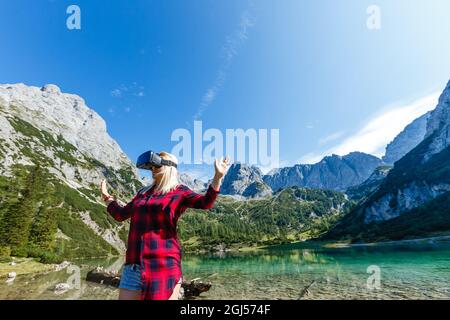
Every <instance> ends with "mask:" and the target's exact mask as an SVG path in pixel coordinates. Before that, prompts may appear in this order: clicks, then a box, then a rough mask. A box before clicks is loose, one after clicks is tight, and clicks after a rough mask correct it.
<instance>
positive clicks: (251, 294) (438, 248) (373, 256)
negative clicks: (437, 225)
mask: <svg viewBox="0 0 450 320" xmlns="http://www.w3.org/2000/svg"><path fill="white" fill-rule="evenodd" d="M74 264H75V265H78V266H80V270H81V282H80V288H79V289H77V288H75V289H70V290H68V291H66V292H63V293H60V292H57V291H55V287H56V285H57V284H58V283H62V282H66V281H67V279H68V278H69V277H70V274H68V273H67V270H62V271H59V272H50V273H47V274H41V275H23V276H20V275H19V276H17V278H16V279H15V280H14V281H13V282H12V283H6V282H5V280H6V279H5V278H3V279H0V280H1V283H0V299H116V298H117V294H118V290H117V289H115V288H112V287H108V286H104V285H101V284H95V283H90V282H86V281H84V278H85V276H86V273H87V271H89V270H90V269H92V268H93V267H95V266H97V265H101V266H104V267H105V268H107V269H109V270H120V268H121V266H122V264H123V259H108V260H105V259H103V260H89V261H78V262H74ZM368 269H369V270H368ZM371 270H372V272H373V270H375V271H377V272H376V274H372V272H370V273H369V272H368V271H371ZM378 272H379V273H378ZM183 273H184V277H185V279H188V280H189V279H193V278H202V280H204V281H210V282H211V283H212V287H211V289H210V291H208V292H205V293H202V295H201V296H200V297H199V298H198V299H289V300H291V299H300V298H301V299H450V242H439V243H438V242H436V243H434V242H425V243H413V244H401V245H400V244H399V245H385V246H373V247H371V246H361V247H350V248H330V249H328V248H324V247H321V246H318V245H317V246H316V245H304V244H299V245H289V246H286V247H281V248H280V247H278V248H272V249H266V250H259V251H256V252H245V253H244V252H242V253H220V254H219V253H217V254H202V255H195V254H187V253H185V254H184V255H183ZM378 275H379V278H378V279H379V282H377V281H376V279H377V278H376V277H377V276H378ZM369 277H370V278H369ZM305 288H309V289H308V293H306V292H305Z"/></svg>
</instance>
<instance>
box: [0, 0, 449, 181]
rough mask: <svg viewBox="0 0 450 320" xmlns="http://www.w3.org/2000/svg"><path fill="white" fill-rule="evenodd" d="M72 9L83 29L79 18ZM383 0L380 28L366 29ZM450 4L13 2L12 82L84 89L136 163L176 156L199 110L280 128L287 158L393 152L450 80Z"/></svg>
mask: <svg viewBox="0 0 450 320" xmlns="http://www.w3.org/2000/svg"><path fill="white" fill-rule="evenodd" d="M71 4H76V5H78V6H79V7H80V9H81V30H68V29H67V27H66V19H67V17H68V16H69V15H68V14H66V9H67V7H68V6H69V5H71ZM372 4H375V5H378V6H379V8H380V10H381V11H380V12H381V29H380V30H369V29H368V28H367V26H366V20H367V19H368V14H367V12H366V10H367V8H368V6H369V5H372ZM448 12H450V2H449V1H447V0H433V1H429V0H428V1H426V0H418V1H408V0H403V1H402V0H395V1H394V0H385V1H382V0H371V1H365V0H347V1H333V0H328V1H326V0H321V1H300V0H290V1H289V0H285V1H275V0H271V1H269V0H258V1H246V0H239V1H237V0H226V1H225V0H223V1H209V0H195V1H194V0H192V1H175V0H164V1H149V0H141V1H108V2H106V1H100V0H97V1H95V0H71V1H63V0H53V1H49V0H34V1H27V0H16V1H2V2H1V8H0V40H1V45H2V50H0V82H1V83H17V82H23V83H25V84H28V85H35V86H42V85H44V84H46V83H54V84H57V85H58V86H59V87H60V88H61V89H62V91H63V92H69V93H75V94H78V95H80V96H82V97H83V98H84V99H85V100H86V102H87V104H88V106H89V107H91V108H92V109H94V110H96V111H97V112H98V113H99V114H100V115H101V116H102V117H103V118H104V119H105V120H106V122H107V126H108V132H109V133H110V134H111V136H112V137H113V138H114V139H116V140H117V141H118V143H119V144H120V145H121V147H122V149H123V150H124V151H125V152H126V153H127V154H128V156H129V157H130V158H131V159H132V160H135V159H136V158H137V156H138V155H139V154H140V153H141V152H143V151H146V150H147V149H154V150H168V151H170V150H171V149H172V147H173V146H174V145H175V143H174V142H172V141H171V140H170V137H171V133H172V132H173V130H175V129H177V128H186V129H188V130H190V129H192V121H193V120H194V119H198V120H201V121H203V127H204V128H217V129H219V130H222V131H224V130H225V129H237V128H243V129H248V128H255V129H260V128H262V129H264V128H265V129H272V128H275V129H279V130H280V161H281V165H293V164H295V163H298V162H314V161H317V160H319V159H320V158H321V157H322V156H324V155H327V154H331V153H337V154H345V153H347V152H349V151H352V150H355V151H356V150H360V151H365V152H371V153H373V154H376V155H381V154H382V151H383V146H384V145H385V143H386V142H388V141H389V139H392V138H393V137H394V136H395V135H396V134H397V133H398V132H399V131H400V130H401V129H402V128H403V127H404V125H406V124H407V123H408V122H409V121H410V120H412V119H414V118H415V117H416V116H419V115H420V114H422V113H424V112H425V111H427V110H429V109H430V108H433V107H434V104H435V100H436V98H437V94H438V92H439V91H441V90H442V89H443V88H444V86H445V84H446V83H447V81H448V80H449V79H450V59H449V57H450V41H448V34H449V31H450V19H448ZM182 169H186V170H189V171H190V172H192V173H194V174H195V175H196V176H203V175H204V174H205V172H206V173H208V174H209V173H210V170H209V171H208V170H207V169H205V166H183V167H182Z"/></svg>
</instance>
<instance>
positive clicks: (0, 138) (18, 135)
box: [0, 84, 141, 256]
mask: <svg viewBox="0 0 450 320" xmlns="http://www.w3.org/2000/svg"><path fill="white" fill-rule="evenodd" d="M0 160H1V165H0V199H1V202H2V206H1V209H0V210H1V211H0V237H1V238H2V239H1V240H2V242H1V243H2V245H3V246H4V245H6V246H7V247H9V248H10V249H12V250H13V251H14V250H18V251H21V252H22V253H23V254H25V251H26V250H28V251H33V250H35V251H36V250H38V249H43V248H46V249H47V252H48V251H51V252H52V253H55V254H58V255H61V256H65V255H67V254H73V253H74V252H75V251H76V250H78V253H79V254H78V256H80V255H81V256H82V255H100V254H110V253H112V252H118V251H123V250H124V249H125V245H124V241H123V239H124V234H125V230H124V227H125V225H123V224H117V223H116V222H115V221H114V220H113V219H111V218H109V217H108V216H107V215H106V214H105V208H104V205H103V203H102V202H101V200H100V198H99V193H98V185H99V182H100V180H101V179H102V178H106V179H107V181H108V182H109V183H110V186H111V187H112V188H113V189H114V192H115V193H116V195H118V197H119V199H127V198H128V197H130V196H131V195H132V194H134V193H135V192H136V190H137V189H138V188H139V187H141V182H140V181H139V178H138V174H137V172H136V169H135V167H134V166H133V164H132V162H131V161H130V160H129V159H128V158H127V156H126V155H125V153H124V152H123V151H122V150H121V148H120V147H119V145H118V144H117V143H116V142H115V141H114V140H113V139H112V138H111V137H110V136H109V134H108V133H107V131H106V124H105V121H104V120H103V119H102V118H101V117H100V116H99V115H98V114H97V113H96V112H95V111H93V110H92V109H90V108H89V107H88V106H86V104H85V102H84V100H83V99H82V98H81V97H79V96H77V95H74V94H67V93H62V92H61V91H60V89H59V88H58V87H57V86H55V85H45V86H44V87H42V88H38V87H32V86H26V85H24V84H5V85H0ZM38 182H39V183H38ZM17 195H19V197H18V196H17ZM22 205H24V206H25V205H26V208H27V210H28V211H27V214H28V216H27V217H19V216H18V215H19V214H20V212H19V211H20V210H24V208H22V207H21V206H22ZM44 212H45V214H44ZM19 222H20V228H22V229H23V230H20V232H22V234H21V236H20V237H17V239H13V238H11V237H12V236H11V234H12V231H8V230H6V229H7V228H10V227H12V228H13V229H14V228H19V227H18V226H17V225H18V224H19ZM44 225H50V226H51V228H50V227H49V230H47V229H46V230H41V229H42V228H43V226H44ZM2 228H3V230H2ZM5 228H6V229H5ZM5 230H6V231H5ZM39 230H40V231H39ZM38 231H39V232H41V233H44V234H45V237H43V236H42V235H40V233H39V232H38ZM36 237H37V238H36ZM41 238H42V239H43V238H45V239H46V240H45V241H40V240H39V239H41ZM42 239H41V240H42ZM70 248H72V249H73V250H69V249H70ZM74 248H78V249H76V250H75V249H74ZM44 251H45V250H44Z"/></svg>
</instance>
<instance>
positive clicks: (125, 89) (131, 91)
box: [110, 82, 145, 98]
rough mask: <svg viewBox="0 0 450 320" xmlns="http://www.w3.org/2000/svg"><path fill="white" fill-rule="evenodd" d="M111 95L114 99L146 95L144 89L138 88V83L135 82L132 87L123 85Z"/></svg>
mask: <svg viewBox="0 0 450 320" xmlns="http://www.w3.org/2000/svg"><path fill="white" fill-rule="evenodd" d="M110 93H111V96H112V97H114V98H126V97H129V96H136V97H143V96H144V95H145V92H144V87H143V86H138V83H137V82H133V83H132V84H130V85H125V84H121V85H120V86H119V87H118V88H116V89H114V90H112V91H111V92H110Z"/></svg>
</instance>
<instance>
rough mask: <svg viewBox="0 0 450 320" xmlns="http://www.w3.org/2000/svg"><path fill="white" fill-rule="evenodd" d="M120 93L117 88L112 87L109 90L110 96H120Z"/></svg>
mask: <svg viewBox="0 0 450 320" xmlns="http://www.w3.org/2000/svg"><path fill="white" fill-rule="evenodd" d="M121 95H122V91H120V90H119V89H114V90H112V91H111V96H113V97H115V98H117V97H120V96H121Z"/></svg>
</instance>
